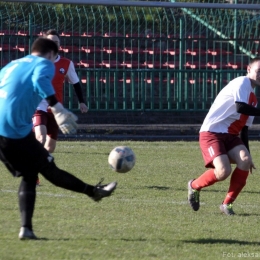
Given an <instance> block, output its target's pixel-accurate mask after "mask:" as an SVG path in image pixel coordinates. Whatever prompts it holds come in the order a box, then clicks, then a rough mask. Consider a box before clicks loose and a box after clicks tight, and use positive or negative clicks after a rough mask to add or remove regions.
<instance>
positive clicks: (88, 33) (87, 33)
mask: <svg viewBox="0 0 260 260" xmlns="http://www.w3.org/2000/svg"><path fill="white" fill-rule="evenodd" d="M81 36H83V37H94V36H101V33H99V32H83V33H82V34H81Z"/></svg>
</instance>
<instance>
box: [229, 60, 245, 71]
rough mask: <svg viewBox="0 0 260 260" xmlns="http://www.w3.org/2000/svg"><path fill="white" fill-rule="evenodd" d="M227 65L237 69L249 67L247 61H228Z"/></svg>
mask: <svg viewBox="0 0 260 260" xmlns="http://www.w3.org/2000/svg"><path fill="white" fill-rule="evenodd" d="M227 67H228V68H230V69H235V70H246V69H247V63H244V62H243V63H242V62H232V61H230V62H228V64H227Z"/></svg>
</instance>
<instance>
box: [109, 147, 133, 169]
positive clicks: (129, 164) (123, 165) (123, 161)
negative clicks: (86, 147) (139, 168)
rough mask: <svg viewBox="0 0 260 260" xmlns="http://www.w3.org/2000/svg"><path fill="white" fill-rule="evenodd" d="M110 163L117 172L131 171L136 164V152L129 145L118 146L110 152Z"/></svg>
mask: <svg viewBox="0 0 260 260" xmlns="http://www.w3.org/2000/svg"><path fill="white" fill-rule="evenodd" d="M108 163H109V165H110V167H111V168H112V169H113V170H114V171H115V172H120V173H125V172H129V171H130V170H131V169H132V168H133V167H134V165H135V154H134V152H133V150H132V149H131V148H129V147H127V146H117V147H115V148H114V149H113V150H112V151H111V152H110V154H109V156H108Z"/></svg>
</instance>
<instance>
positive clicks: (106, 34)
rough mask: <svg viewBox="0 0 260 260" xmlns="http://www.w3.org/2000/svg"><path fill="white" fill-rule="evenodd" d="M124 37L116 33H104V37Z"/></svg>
mask: <svg viewBox="0 0 260 260" xmlns="http://www.w3.org/2000/svg"><path fill="white" fill-rule="evenodd" d="M123 36H124V35H123V34H121V33H116V32H106V33H105V34H104V37H123Z"/></svg>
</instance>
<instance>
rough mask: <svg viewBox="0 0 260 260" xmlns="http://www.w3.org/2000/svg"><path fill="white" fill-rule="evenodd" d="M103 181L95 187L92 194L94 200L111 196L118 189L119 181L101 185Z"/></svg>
mask: <svg viewBox="0 0 260 260" xmlns="http://www.w3.org/2000/svg"><path fill="white" fill-rule="evenodd" d="M102 181H103V179H101V181H100V182H99V183H98V184H97V185H96V186H95V187H94V190H93V192H94V195H93V196H91V198H92V199H93V200H94V201H100V200H102V199H103V198H104V197H109V196H110V195H111V194H112V193H113V191H114V190H115V189H116V185H117V182H111V183H108V184H104V185H101V183H102Z"/></svg>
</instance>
